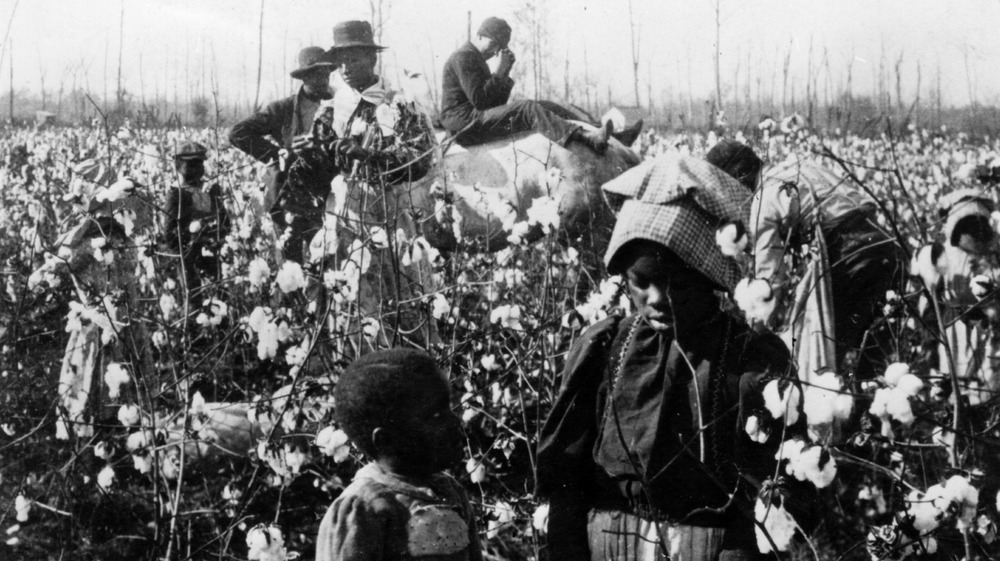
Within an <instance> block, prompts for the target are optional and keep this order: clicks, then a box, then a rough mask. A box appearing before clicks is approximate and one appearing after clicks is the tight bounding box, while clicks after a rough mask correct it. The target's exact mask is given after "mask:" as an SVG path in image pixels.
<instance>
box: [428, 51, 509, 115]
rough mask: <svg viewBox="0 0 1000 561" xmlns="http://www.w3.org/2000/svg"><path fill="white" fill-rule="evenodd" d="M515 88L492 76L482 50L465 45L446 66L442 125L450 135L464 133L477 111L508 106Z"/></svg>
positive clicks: (449, 59)
mask: <svg viewBox="0 0 1000 561" xmlns="http://www.w3.org/2000/svg"><path fill="white" fill-rule="evenodd" d="M513 87H514V80H512V79H510V78H500V77H498V76H494V75H492V74H491V73H490V67H489V66H487V65H486V59H485V58H483V55H482V53H480V52H479V49H477V48H476V47H475V46H474V45H473V44H472V43H466V44H465V45H463V46H462V47H461V48H460V49H458V50H457V51H455V52H454V53H453V54H452V55H451V57H449V58H448V62H446V63H445V65H444V77H443V91H442V93H441V124H443V125H444V127H445V128H446V129H448V130H449V131H451V132H457V131H460V130H462V128H463V127H465V126H466V125H467V124H469V123H470V122H471V121H472V119H473V115H474V112H475V111H485V110H487V109H492V108H494V107H499V106H501V105H503V104H505V103H507V99H508V98H510V91H511V89H512V88H513Z"/></svg>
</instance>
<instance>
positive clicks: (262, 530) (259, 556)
mask: <svg viewBox="0 0 1000 561" xmlns="http://www.w3.org/2000/svg"><path fill="white" fill-rule="evenodd" d="M246 542H247V559H250V560H251V561H287V560H288V559H293V558H294V557H292V556H290V555H289V553H288V548H286V547H285V539H284V536H283V535H282V532H281V528H279V527H277V526H274V525H271V524H263V523H262V524H258V525H256V526H254V527H253V528H250V529H249V530H247V539H246Z"/></svg>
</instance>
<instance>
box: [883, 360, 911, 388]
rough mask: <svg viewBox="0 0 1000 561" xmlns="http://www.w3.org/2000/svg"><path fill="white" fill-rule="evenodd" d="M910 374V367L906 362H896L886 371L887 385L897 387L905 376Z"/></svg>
mask: <svg viewBox="0 0 1000 561" xmlns="http://www.w3.org/2000/svg"><path fill="white" fill-rule="evenodd" d="M909 373H910V365H909V364H906V363H905V362H894V363H892V364H890V365H889V366H887V367H886V369H885V383H887V384H889V385H890V386H895V385H896V384H898V383H899V379H900V378H901V377H903V375H904V374H909Z"/></svg>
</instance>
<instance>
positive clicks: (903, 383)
mask: <svg viewBox="0 0 1000 561" xmlns="http://www.w3.org/2000/svg"><path fill="white" fill-rule="evenodd" d="M895 385H896V388H895V389H896V390H897V391H899V392H900V393H902V394H903V395H905V396H907V397H915V396H916V395H917V394H918V393H920V390H921V389H922V388H923V387H924V381H923V380H921V379H920V378H918V377H917V376H914V375H913V374H904V375H903V376H900V377H899V380H898V381H897V382H896V384H895Z"/></svg>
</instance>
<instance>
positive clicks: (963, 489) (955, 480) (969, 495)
mask: <svg viewBox="0 0 1000 561" xmlns="http://www.w3.org/2000/svg"><path fill="white" fill-rule="evenodd" d="M944 493H945V496H946V497H947V498H948V500H949V501H950V502H951V503H952V504H954V505H956V506H957V507H958V518H957V520H956V525H957V526H958V529H959V530H965V529H967V528H969V527H970V526H971V525H972V521H973V519H974V518H975V516H976V508H977V507H978V505H979V489H976V488H975V487H973V486H972V485H971V484H969V480H968V479H966V478H964V477H962V476H961V475H953V476H951V477H950V478H949V479H948V481H946V482H945V484H944Z"/></svg>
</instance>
